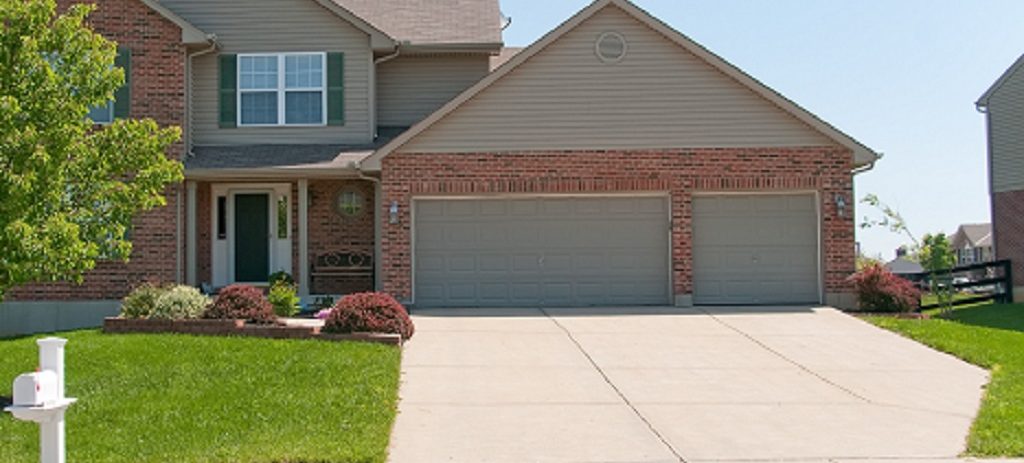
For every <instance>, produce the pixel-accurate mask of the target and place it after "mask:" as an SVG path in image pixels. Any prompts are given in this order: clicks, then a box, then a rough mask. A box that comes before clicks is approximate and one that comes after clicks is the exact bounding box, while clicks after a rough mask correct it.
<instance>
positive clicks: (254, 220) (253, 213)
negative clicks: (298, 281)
mask: <svg viewBox="0 0 1024 463" xmlns="http://www.w3.org/2000/svg"><path fill="white" fill-rule="evenodd" d="M269 208H270V198H269V195H267V194H265V193H263V194H238V195H235V281H244V282H250V283H255V282H264V281H267V277H268V276H269V273H270V241H269V235H270V231H269V230H270V218H269V217H268V215H269Z"/></svg>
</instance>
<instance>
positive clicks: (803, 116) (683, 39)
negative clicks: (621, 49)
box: [361, 0, 880, 170]
mask: <svg viewBox="0 0 1024 463" xmlns="http://www.w3.org/2000/svg"><path fill="white" fill-rule="evenodd" d="M608 6H615V7H617V8H619V9H621V10H623V11H624V12H625V13H627V14H629V15H631V16H632V17H633V18H634V19H636V20H638V21H640V22H641V23H642V24H644V25H646V26H647V27H650V28H651V29H653V30H654V31H655V32H658V33H661V34H662V35H664V36H665V37H666V38H668V39H669V40H670V41H672V42H673V43H675V44H676V45H678V46H680V47H682V48H683V49H685V50H687V51H689V52H690V53H692V54H694V55H696V57H697V58H698V59H701V60H703V61H705V62H706V63H707V64H708V65H710V66H711V67H712V68H714V69H717V70H718V71H719V72H722V73H724V74H725V75H726V76H727V77H730V78H732V79H734V80H736V81H737V83H739V84H740V85H743V86H745V87H747V88H749V89H750V90H752V91H754V92H755V93H756V94H758V95H759V96H761V97H762V98H764V99H766V100H768V102H770V103H772V104H775V105H776V106H778V107H779V108H780V109H782V110H783V111H784V112H786V113H789V114H790V115H791V116H793V117H795V118H796V119H797V120H799V121H801V122H803V123H804V124H807V125H809V126H810V127H811V128H812V129H816V130H817V131H818V132H820V133H822V135H824V136H826V137H827V138H830V139H832V140H833V141H835V142H836V143H838V144H839V145H841V146H844V147H846V148H848V149H850V151H852V152H853V155H854V163H855V165H856V166H858V167H859V166H865V165H872V164H874V162H875V161H877V160H878V159H879V158H880V156H879V155H878V153H876V152H875V151H873V150H872V149H871V148H868V147H867V146H865V145H864V144H863V143H861V142H859V141H857V140H856V139H854V138H853V137H851V136H850V135H848V134H846V133H844V132H843V131H841V130H839V129H838V128H836V127H835V126H833V125H832V124H829V123H828V122H825V121H824V120H823V119H821V118H820V117H818V116H817V115H815V114H813V113H811V112H810V111H808V110H807V109H805V108H803V107H802V106H800V105H798V104H796V103H795V102H793V101H792V100H790V99H788V98H786V97H785V96H783V95H782V94H781V93H779V92H778V91H776V90H774V89H772V88H771V87H768V86H767V85H765V84H764V83H763V82H761V81H759V80H757V79H755V78H753V77H752V76H750V75H749V74H747V73H746V72H744V71H743V70H741V69H739V68H738V67H736V66H735V65H733V64H732V63H730V62H728V61H726V60H725V59H723V58H722V57H720V56H718V55H717V54H715V53H713V52H711V51H710V50H708V49H707V48H706V47H704V46H703V45H701V44H699V43H697V42H696V41H694V40H693V39H691V38H690V37H689V36H687V35H685V34H683V33H682V32H679V31H678V30H676V29H674V28H672V27H671V26H669V25H667V24H666V23H665V22H664V21H662V20H661V19H659V18H657V17H655V16H654V15H652V14H651V13H649V12H647V11H646V10H644V9H642V8H640V7H639V6H637V5H636V4H634V3H632V2H631V1H630V0H595V1H594V2H592V3H591V4H590V5H588V6H586V7H584V8H583V9H582V10H580V11H578V12H577V13H576V14H574V15H572V16H571V17H569V19H566V20H565V21H563V22H562V23H560V24H559V25H558V26H557V27H555V28H554V29H552V30H550V31H548V32H547V33H546V34H544V35H543V36H542V37H541V38H539V39H538V40H536V41H534V42H533V43H531V44H530V45H529V46H527V47H526V48H524V49H523V50H522V51H521V52H519V53H517V54H516V56H514V57H512V58H511V59H509V60H508V61H507V62H506V63H505V64H503V65H501V66H500V67H498V68H497V69H495V70H494V71H493V72H491V73H490V74H488V75H487V76H485V77H484V78H483V79H481V80H480V81H478V82H477V83H476V84H474V85H473V86H471V87H469V88H468V89H466V90H465V91H463V92H462V93H460V94H459V95H458V96H456V97H455V98H453V99H451V100H449V101H448V102H447V103H446V104H444V105H443V106H441V107H440V108H439V109H437V110H436V111H434V112H433V113H431V114H430V115H429V116H427V117H426V118H424V119H423V120H421V121H419V122H418V123H416V124H415V125H413V126H412V127H411V128H410V129H409V130H408V131H406V132H405V133H403V134H402V135H400V136H399V137H396V138H395V139H394V140H392V141H391V142H390V143H388V144H386V145H384V146H383V147H382V148H381V149H380V150H378V151H377V152H375V153H374V154H373V155H371V156H369V157H367V158H366V159H365V160H364V161H363V163H364V164H365V168H367V169H368V170H377V169H380V160H381V159H382V158H383V157H385V156H387V155H388V154H390V153H391V152H393V151H394V150H396V149H398V148H400V147H401V146H403V145H405V144H406V143H407V142H409V141H410V140H411V139H412V138H413V137H415V136H416V135H418V134H420V133H422V132H423V131H425V130H427V129H428V128H430V127H431V126H433V125H434V124H435V123H436V122H438V121H439V120H441V119H443V118H444V117H446V116H447V115H448V114H450V113H452V112H453V111H456V110H457V109H458V108H459V107H461V106H462V105H463V104H464V103H466V102H468V101H469V100H471V99H472V98H474V97H475V96H476V95H477V94H479V93H481V92H482V91H484V90H485V89H487V88H488V87H490V85H491V84H493V83H494V82H496V81H498V80H499V79H501V78H503V77H504V76H505V75H507V74H509V73H511V72H512V71H513V70H514V69H516V68H517V67H519V66H520V65H521V64H523V63H524V62H526V61H527V60H529V59H530V58H532V57H533V56H534V55H536V54H538V53H540V52H541V51H542V50H544V49H546V48H547V47H548V46H549V45H551V44H552V43H554V42H555V41H557V40H558V39H559V38H560V37H562V36H563V35H565V34H567V33H569V32H570V31H572V30H573V29H575V28H576V27H577V26H578V25H579V24H581V23H583V22H584V21H586V20H587V19H589V18H590V17H592V16H594V15H595V14H597V12H599V11H601V10H603V9H604V8H606V7H608ZM361 167H362V166H361Z"/></svg>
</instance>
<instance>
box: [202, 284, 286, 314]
mask: <svg viewBox="0 0 1024 463" xmlns="http://www.w3.org/2000/svg"><path fill="white" fill-rule="evenodd" d="M203 318H215V319H229V320H237V319H242V320H245V321H249V322H254V323H274V322H275V321H276V320H277V315H275V314H274V306H272V305H270V301H268V300H267V298H266V297H265V296H264V295H263V291H260V290H259V289H258V288H256V287H255V286H252V285H241V284H234V285H230V286H228V287H226V288H224V289H222V290H220V293H218V294H217V298H216V299H214V300H213V304H210V307H209V308H208V309H206V312H205V313H204V314H203Z"/></svg>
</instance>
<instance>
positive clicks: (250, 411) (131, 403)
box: [0, 331, 401, 463]
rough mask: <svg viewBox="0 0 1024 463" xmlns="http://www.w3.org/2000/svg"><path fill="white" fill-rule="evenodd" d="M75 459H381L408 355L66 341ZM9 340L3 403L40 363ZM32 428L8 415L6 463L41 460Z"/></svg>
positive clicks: (98, 338) (306, 344) (261, 342)
mask: <svg viewBox="0 0 1024 463" xmlns="http://www.w3.org/2000/svg"><path fill="white" fill-rule="evenodd" d="M61 336H62V337H66V338H68V340H69V342H68V345H67V360H66V361H67V378H68V379H67V381H68V384H67V392H68V395H69V396H71V397H77V398H78V400H79V401H78V403H76V404H75V405H72V406H71V409H70V411H69V412H68V423H67V429H68V431H67V432H68V461H89V462H93V461H95V462H108V461H109V462H149V461H158V462H165V461H166V462H175V463H184V462H200V461H202V462H220V461H226V462H314V461H315V462H382V461H384V460H385V458H386V456H387V446H388V438H389V435H390V433H391V424H392V422H393V421H394V417H395V406H396V401H397V389H398V375H399V360H400V355H401V353H400V350H399V349H398V348H396V347H393V346H384V345H378V344H368V343H347V342H346V343H335V342H323V341H311V340H303V341H296V340H270V339H256V338H227V337H225V338H218V337H193V336H185V335H141V334H138V335H107V334H101V333H99V332H97V331H77V332H70V333H62V334H61ZM34 340H35V338H19V339H8V340H0V359H2V361H0V396H6V397H8V398H9V397H10V394H11V382H12V380H13V379H14V377H15V376H17V375H18V374H19V373H23V372H26V371H31V370H34V369H35V367H36V364H37V351H36V345H35V342H34ZM36 429H37V427H36V425H35V424H33V423H25V422H20V421H15V420H14V419H13V418H11V416H10V414H7V413H4V414H3V416H0V461H3V462H34V461H38V443H37V439H38V432H37V431H36Z"/></svg>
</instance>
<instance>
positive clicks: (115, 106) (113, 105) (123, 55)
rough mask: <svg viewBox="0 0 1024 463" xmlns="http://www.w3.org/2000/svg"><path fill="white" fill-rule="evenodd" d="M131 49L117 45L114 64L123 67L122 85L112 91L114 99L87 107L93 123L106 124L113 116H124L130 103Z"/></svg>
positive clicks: (110, 121)
mask: <svg viewBox="0 0 1024 463" xmlns="http://www.w3.org/2000/svg"><path fill="white" fill-rule="evenodd" d="M131 56H132V53H131V50H129V49H127V48H123V47H117V57H115V58H114V66H115V67H119V68H121V69H124V85H122V86H121V87H119V88H118V89H117V91H115V92H114V99H113V100H110V101H108V102H107V103H106V104H104V105H100V106H94V107H91V108H89V114H88V116H87V117H88V118H89V119H90V120H92V121H93V123H96V124H100V125H107V124H112V123H114V119H115V118H122V119H123V118H126V117H128V113H129V110H130V105H131V80H132V73H131Z"/></svg>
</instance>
